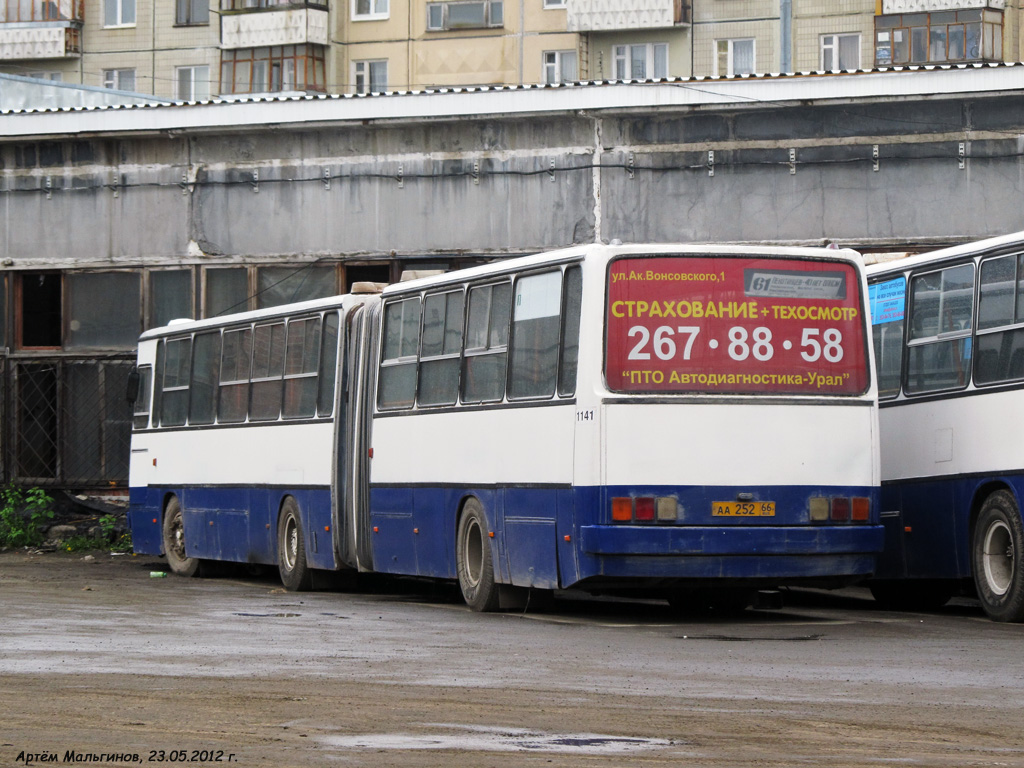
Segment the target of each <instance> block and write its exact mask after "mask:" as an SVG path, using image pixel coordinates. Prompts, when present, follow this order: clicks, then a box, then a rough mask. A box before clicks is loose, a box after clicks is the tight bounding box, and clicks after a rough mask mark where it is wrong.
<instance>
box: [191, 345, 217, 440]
mask: <svg viewBox="0 0 1024 768" xmlns="http://www.w3.org/2000/svg"><path fill="white" fill-rule="evenodd" d="M219 370H220V331H208V332H206V333H197V334H196V335H195V339H194V340H193V342H192V387H191V397H190V398H189V405H188V423H189V424H213V420H214V418H215V417H216V415H217V379H218V372H219Z"/></svg>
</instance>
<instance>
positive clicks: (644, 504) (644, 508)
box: [636, 497, 654, 523]
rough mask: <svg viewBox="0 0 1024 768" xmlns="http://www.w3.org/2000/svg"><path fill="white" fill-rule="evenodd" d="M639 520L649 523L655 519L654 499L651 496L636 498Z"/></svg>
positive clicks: (637, 517)
mask: <svg viewBox="0 0 1024 768" xmlns="http://www.w3.org/2000/svg"><path fill="white" fill-rule="evenodd" d="M636 519H637V522H641V523H649V522H651V520H653V519H654V499H652V498H650V497H645V498H640V499H637V500H636Z"/></svg>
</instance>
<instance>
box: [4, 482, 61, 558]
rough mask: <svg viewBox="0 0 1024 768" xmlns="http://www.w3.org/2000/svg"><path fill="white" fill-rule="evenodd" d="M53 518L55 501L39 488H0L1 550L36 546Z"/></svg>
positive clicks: (11, 486) (9, 486)
mask: <svg viewBox="0 0 1024 768" xmlns="http://www.w3.org/2000/svg"><path fill="white" fill-rule="evenodd" d="M52 519H53V499H52V498H50V496H49V495H48V494H47V493H46V492H45V491H43V490H40V489H39V488H29V489H24V490H23V489H21V488H18V487H16V486H13V485H8V486H7V487H5V488H3V489H0V547H3V548H6V547H35V546H39V545H40V544H42V543H43V540H44V539H45V536H44V535H43V529H44V528H45V527H46V524H47V523H48V522H49V521H50V520H52Z"/></svg>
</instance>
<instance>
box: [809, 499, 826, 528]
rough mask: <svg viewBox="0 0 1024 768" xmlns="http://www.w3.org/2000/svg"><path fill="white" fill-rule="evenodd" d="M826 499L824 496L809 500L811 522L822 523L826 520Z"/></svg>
mask: <svg viewBox="0 0 1024 768" xmlns="http://www.w3.org/2000/svg"><path fill="white" fill-rule="evenodd" d="M829 506H830V505H829V503H828V499H826V498H825V497H824V496H815V497H814V498H812V499H811V521H812V522H815V523H823V522H825V521H826V520H828V508H829Z"/></svg>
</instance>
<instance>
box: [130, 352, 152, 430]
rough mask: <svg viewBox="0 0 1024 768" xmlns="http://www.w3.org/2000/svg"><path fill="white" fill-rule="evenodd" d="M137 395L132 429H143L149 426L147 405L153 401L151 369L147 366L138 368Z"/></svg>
mask: <svg viewBox="0 0 1024 768" xmlns="http://www.w3.org/2000/svg"><path fill="white" fill-rule="evenodd" d="M138 371H139V395H138V397H136V398H135V406H134V412H133V413H132V427H134V428H135V429H145V428H146V427H148V426H149V404H150V403H151V402H152V399H153V368H152V366H149V365H142V366H139V369H138Z"/></svg>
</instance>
